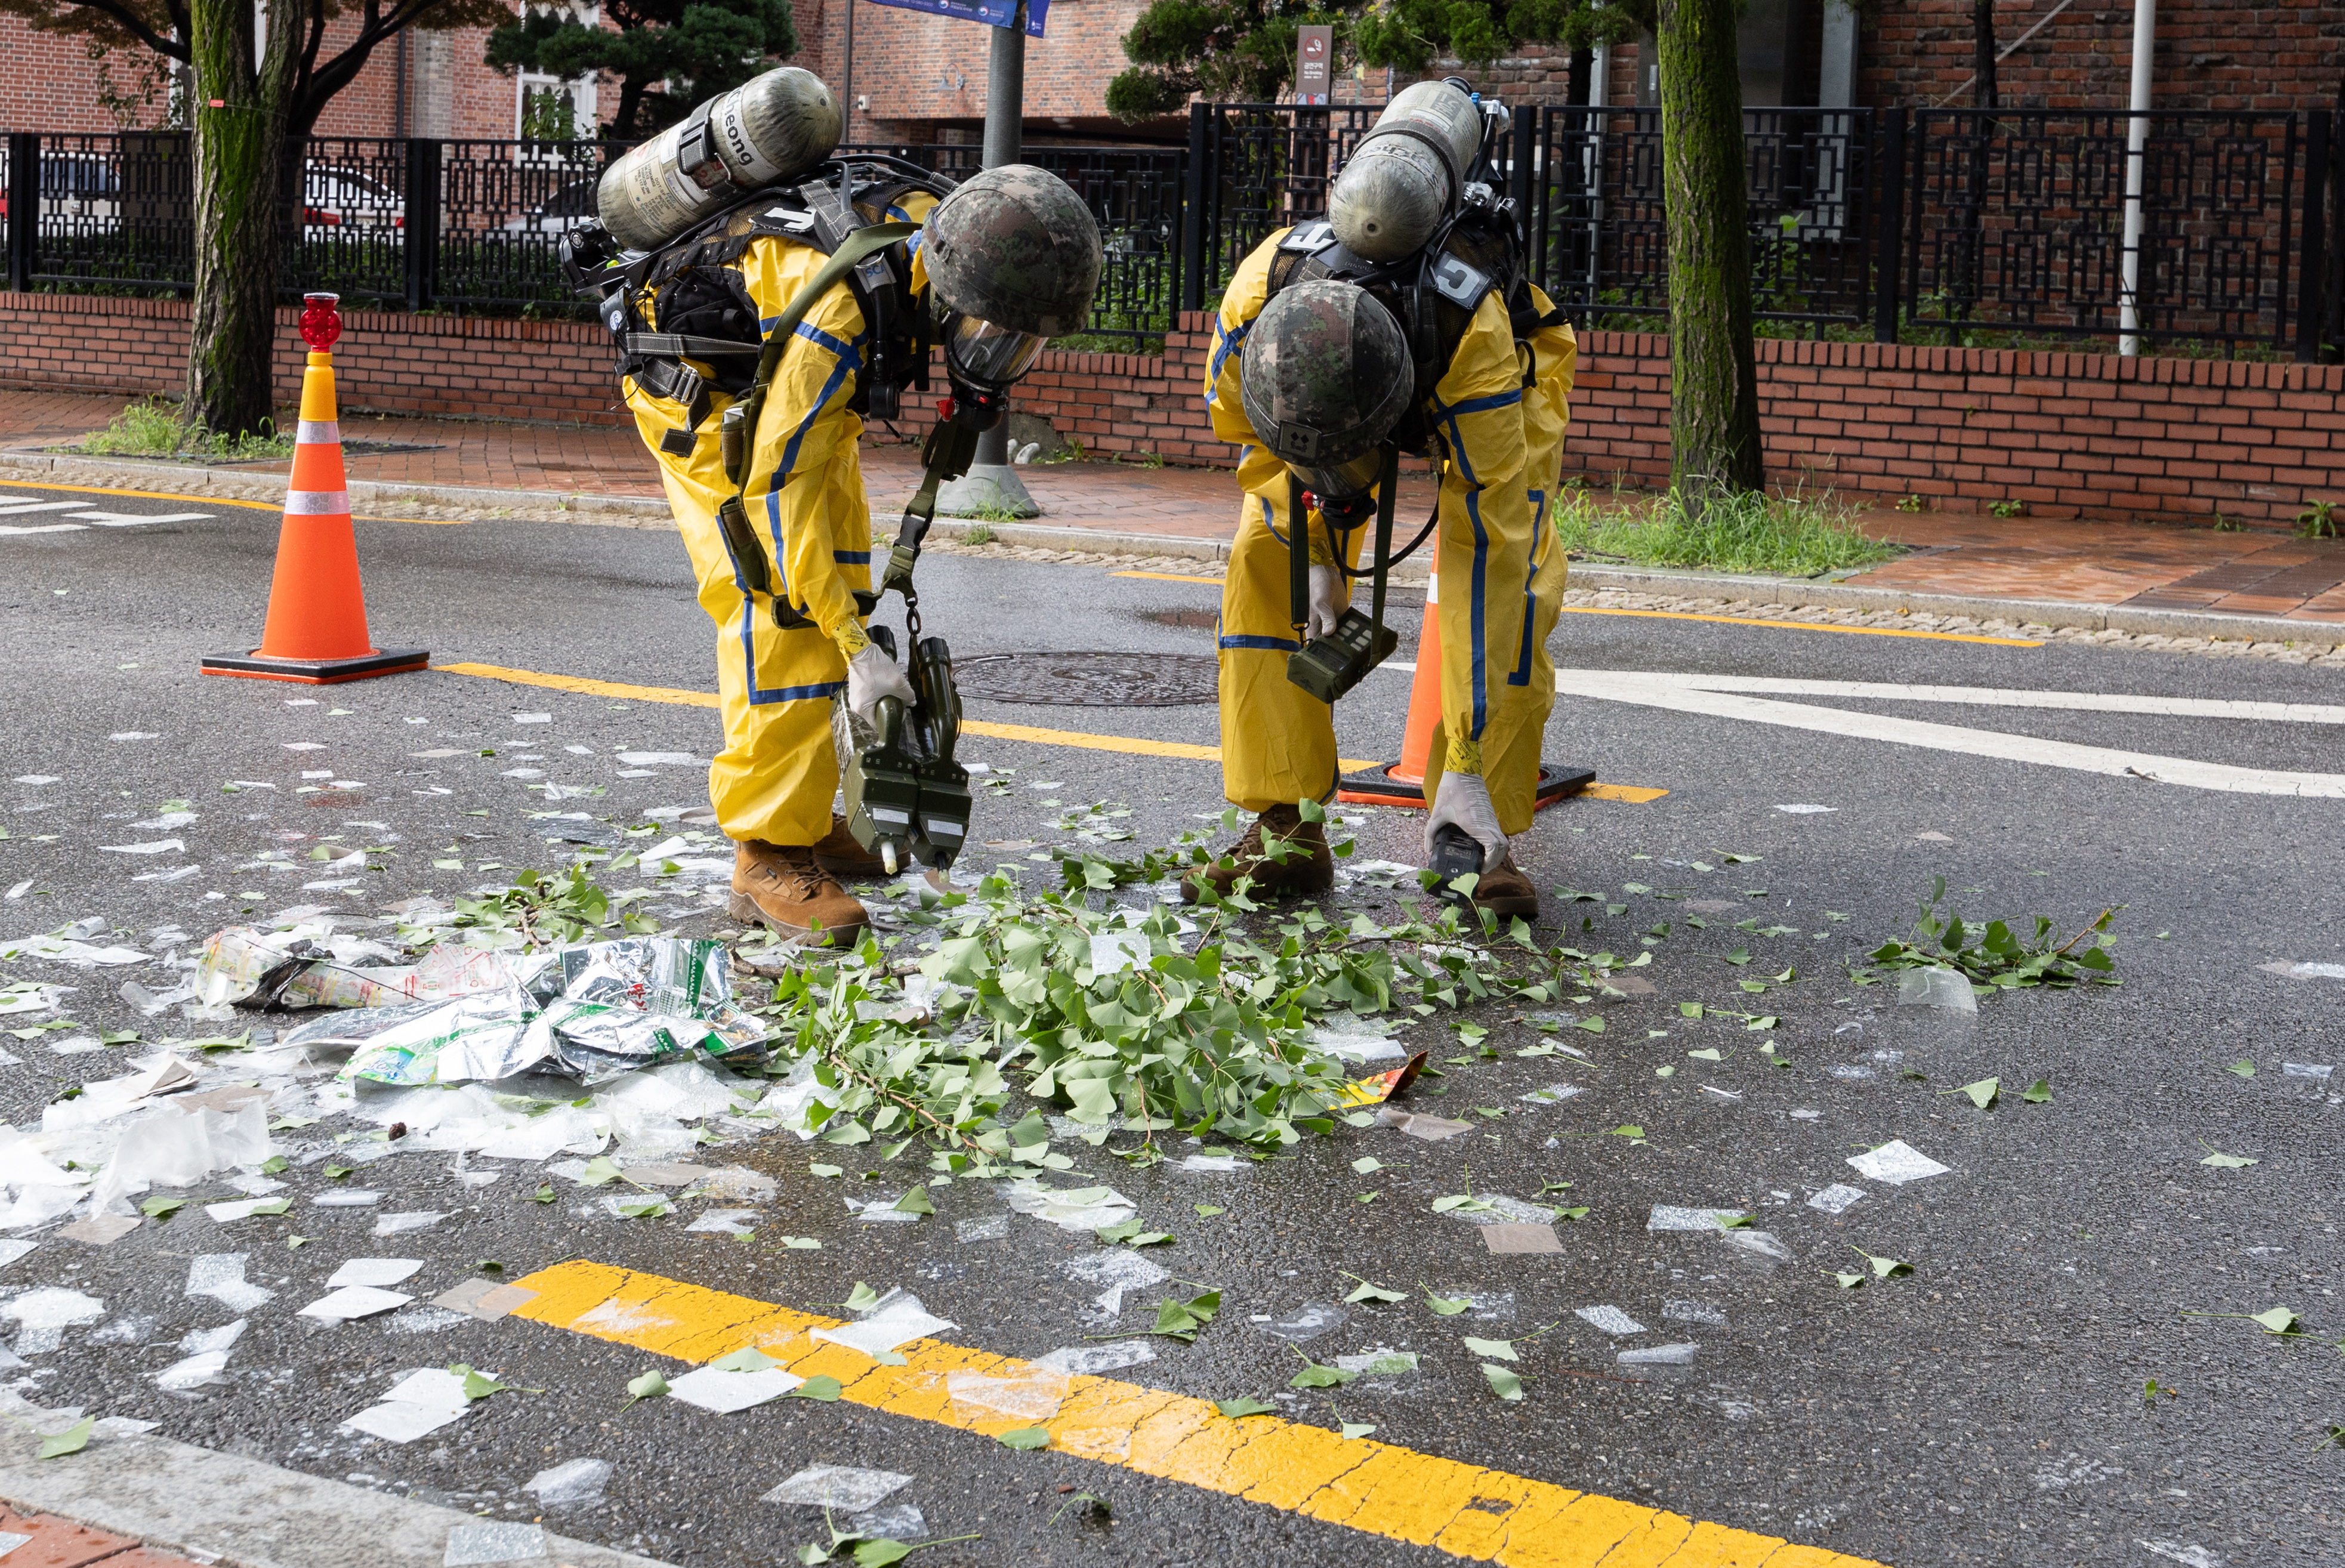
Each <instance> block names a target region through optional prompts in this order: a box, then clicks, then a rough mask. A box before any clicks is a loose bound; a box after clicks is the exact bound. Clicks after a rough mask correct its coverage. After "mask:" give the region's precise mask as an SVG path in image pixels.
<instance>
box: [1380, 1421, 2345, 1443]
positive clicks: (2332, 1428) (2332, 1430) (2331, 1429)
mask: <svg viewBox="0 0 2345 1568" xmlns="http://www.w3.org/2000/svg"><path fill="white" fill-rule="evenodd" d="M2331 1430H2332V1431H2334V1430H2335V1429H2333V1428H2332V1429H2331ZM1374 1431H1376V1427H1375V1426H1374V1425H1373V1424H1371V1423H1370V1422H1367V1421H1345V1423H1344V1424H1343V1426H1342V1427H1341V1428H1340V1429H1339V1430H1338V1431H1337V1432H1336V1435H1337V1436H1338V1437H1340V1438H1342V1439H1343V1440H1344V1441H1345V1442H1351V1441H1352V1440H1353V1439H1354V1438H1355V1437H1366V1436H1368V1435H1369V1434H1370V1433H1371V1432H1374Z"/></svg>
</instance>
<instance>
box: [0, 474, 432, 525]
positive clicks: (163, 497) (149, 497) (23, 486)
mask: <svg viewBox="0 0 2345 1568" xmlns="http://www.w3.org/2000/svg"><path fill="white" fill-rule="evenodd" d="M256 477H259V478H268V479H274V478H276V477H277V476H276V475H274V474H267V475H259V476H256ZM0 485H5V486H9V487H13V488H15V489H18V490H62V491H71V492H72V493H73V494H75V495H130V496H137V497H138V498H139V499H140V500H142V501H193V502H195V503H196V504H197V505H198V506H240V507H242V508H244V510H245V511H274V512H280V513H281V512H282V511H284V510H285V503H284V502H283V501H234V500H231V499H229V498H228V497H227V496H224V495H181V494H180V493H179V492H178V491H169V490H108V489H107V487H106V486H104V485H96V484H48V483H45V482H43V481H40V480H30V479H0ZM350 521H353V522H425V523H433V524H453V523H460V522H462V521H465V520H464V519H462V518H460V517H361V516H357V515H353V516H352V517H351V519H350Z"/></svg>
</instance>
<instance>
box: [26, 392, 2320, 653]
mask: <svg viewBox="0 0 2345 1568" xmlns="http://www.w3.org/2000/svg"><path fill="white" fill-rule="evenodd" d="M120 407H121V400H119V399H115V398H99V397H86V396H69V395H59V394H46V393H34V392H0V452H5V451H11V450H14V451H26V450H45V449H55V448H59V447H64V446H67V445H70V444H71V443H72V442H73V441H75V440H77V439H78V438H79V437H80V435H81V434H83V433H84V432H86V431H88V430H96V429H99V428H102V427H103V426H104V425H105V423H106V422H107V420H108V419H110V418H111V417H112V416H113V415H114V413H115V412H116V411H117V410H118V409H119V408H120ZM342 434H343V439H344V440H345V441H346V442H348V443H350V450H349V453H348V456H347V462H348V467H349V471H350V478H351V479H352V480H353V481H378V482H381V483H391V484H413V485H421V486H431V487H439V488H461V489H472V490H479V489H489V490H516V491H553V492H559V493H562V494H565V495H574V496H580V497H607V498H629V499H638V500H647V501H655V500H656V499H657V498H658V496H659V494H660V487H659V481H658V477H657V474H656V471H655V469H654V467H653V465H652V461H651V458H650V456H649V455H648V454H647V453H646V452H645V450H644V447H643V444H642V442H641V441H640V440H637V438H636V437H635V434H634V430H632V429H630V428H623V427H615V426H596V425H527V424H502V423H496V422H492V421H486V420H420V419H395V418H377V417H375V416H371V415H358V416H353V417H351V418H350V419H347V420H343V422H342ZM384 449H390V450H384ZM863 462H864V470H865V472H866V474H867V475H868V480H869V483H870V489H871V499H872V506H873V511H874V512H875V513H876V514H878V515H879V516H882V517H885V516H886V515H887V514H888V511H890V510H891V509H892V508H893V507H896V506H900V505H901V503H902V501H904V499H905V498H906V497H908V496H909V494H910V492H911V491H912V490H913V488H914V486H915V485H916V483H917V482H918V479H919V454H918V450H917V448H915V447H914V446H912V445H909V444H907V443H899V442H895V441H889V440H884V439H881V438H878V436H877V434H876V432H875V436H874V438H873V439H868V440H867V442H866V446H865V449H864V454H863ZM288 466H289V465H288V464H286V463H284V462H281V461H280V462H274V463H255V464H239V465H236V467H235V468H234V469H233V470H228V471H233V472H237V473H248V474H254V475H259V474H268V473H278V472H283V471H284V470H286V468H287V467H288ZM216 471H218V470H216ZM1022 472H1023V474H1024V477H1025V479H1026V483H1027V488H1028V489H1029V490H1030V491H1031V492H1032V494H1033V496H1034V498H1035V500H1036V501H1038V502H1039V503H1040V504H1041V506H1042V508H1043V516H1042V517H1041V519H1040V520H1038V521H1040V522H1041V523H1043V524H1046V525H1048V526H1049V527H1050V528H1051V529H1052V530H1053V531H1056V530H1087V531H1099V532H1101V533H1103V534H1116V535H1122V536H1123V537H1122V540H1120V541H1117V542H1118V543H1119V544H1122V545H1124V546H1129V545H1130V544H1131V543H1132V542H1133V541H1134V539H1135V537H1138V538H1145V537H1151V536H1152V537H1156V538H1162V539H1167V540H1171V539H1183V540H1220V539H1226V538H1227V537H1229V535H1230V532H1231V531H1232V529H1233V524H1234V521H1235V507H1234V504H1233V496H1232V493H1231V490H1230V485H1229V479H1228V476H1227V474H1226V473H1224V472H1222V471H1218V470H1203V469H1176V468H1162V469H1142V468H1138V467H1135V466H1133V465H1129V464H1122V465H1119V464H1114V463H1097V462H1078V463H1066V464H1058V465H1034V466H1030V467H1029V468H1027V469H1025V470H1022ZM2340 499H2345V498H2340ZM1431 501H1432V485H1431V481H1430V480H1429V479H1428V478H1426V477H1424V476H1416V477H1414V478H1405V479H1404V488H1403V492H1402V497H1401V501H1400V513H1401V518H1402V520H1403V521H1404V522H1405V523H1406V524H1408V525H1409V528H1410V531H1414V525H1415V520H1416V519H1418V518H1421V517H1422V516H1423V515H1424V514H1425V512H1426V510H1427V509H1428V508H1429V506H1430V504H1431ZM1860 521H1861V522H1862V525H1863V527H1865V528H1866V529H1867V530H1868V531H1872V532H1873V533H1875V534H1877V535H1879V536H1881V537H1883V538H1887V539H1893V540H1895V541H1898V542H1900V543H1903V544H1906V545H1910V546H1912V547H1914V549H1915V550H1916V551H1918V552H1919V553H1916V554H1914V555H1910V556H1906V557H1904V558H1903V559H1900V560H1898V561H1891V562H1889V563H1888V564H1886V565H1883V566H1881V567H1878V568H1875V569H1873V570H1872V571H1870V572H1861V573H1858V574H1856V575H1854V576H1853V577H1850V578H1847V579H1845V580H1844V586H1845V587H1847V588H1851V589H1860V590H1863V589H1871V590H1880V591H1884V592H1892V593H1899V594H1917V595H1935V596H1947V597H1952V598H1960V599H1964V600H1972V601H2003V600H2009V601H2015V602H2025V603H2032V604H2066V605H2089V606H2098V607H2103V608H2106V609H2112V610H2116V609H2123V610H2126V611H2129V612H2183V613H2191V612H2199V613H2214V614H2221V615H2240V616H2250V617H2267V618H2276V619H2279V620H2283V621H2292V622H2326V623H2331V624H2337V623H2345V541H2334V540H2300V539H2292V538H2289V537H2288V536H2286V535H2282V534H2275V533H2263V532H2237V533H2225V532H2217V531H2213V530H2211V529H2190V528H2177V527H2171V526H2160V525H2155V524H2146V523H2137V522H2096V521H2041V520H2037V519H2034V518H2008V519H2006V518H1996V517H1991V516H1985V515H1982V514H1977V513H1968V512H1919V513H1907V512H1901V511H1894V510H1891V509H1885V508H1884V509H1877V510H1871V511H1865V512H1863V513H1861V514H1860ZM1591 564H1594V563H1591ZM1629 570H1630V571H1632V572H1633V571H1634V569H1629ZM1820 602H1822V601H1820Z"/></svg>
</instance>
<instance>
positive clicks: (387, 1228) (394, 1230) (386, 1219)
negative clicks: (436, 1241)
mask: <svg viewBox="0 0 2345 1568" xmlns="http://www.w3.org/2000/svg"><path fill="white" fill-rule="evenodd" d="M447 1218H448V1217H447V1216H446V1215H445V1214H435V1213H432V1212H430V1211H429V1210H421V1211H417V1212H412V1213H407V1214H378V1215H376V1216H375V1220H374V1233H375V1234H376V1235H377V1236H396V1235H398V1234H400V1233H401V1231H404V1230H429V1229H431V1227H433V1226H434V1225H437V1224H439V1223H440V1221H442V1219H447Z"/></svg>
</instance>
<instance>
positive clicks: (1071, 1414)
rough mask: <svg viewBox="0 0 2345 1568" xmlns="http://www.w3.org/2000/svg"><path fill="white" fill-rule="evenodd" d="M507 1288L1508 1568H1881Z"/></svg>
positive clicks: (699, 1351)
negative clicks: (1008, 1398)
mask: <svg viewBox="0 0 2345 1568" xmlns="http://www.w3.org/2000/svg"><path fill="white" fill-rule="evenodd" d="M513 1283H514V1284H515V1285H516V1286H518V1287H519V1288H520V1289H522V1290H532V1291H534V1292H536V1296H535V1299H534V1300H531V1301H529V1302H527V1303H525V1304H523V1306H521V1307H519V1308H517V1309H516V1310H514V1312H513V1316H515V1317H517V1318H525V1319H528V1320H532V1321H533V1322H538V1323H543V1324H544V1325H546V1326H548V1327H550V1328H555V1329H563V1330H569V1331H570V1332H573V1333H579V1334H586V1335H589V1336H591V1337H593V1338H595V1339H598V1340H608V1341H610V1342H612V1343H614V1344H622V1345H628V1346H632V1347H634V1349H636V1350H640V1351H649V1352H651V1353H652V1354H655V1355H662V1356H670V1357H674V1358H675V1359H676V1360H679V1361H692V1362H705V1361H713V1360H715V1359H716V1358H717V1357H719V1356H724V1355H729V1354H731V1353H732V1352H733V1351H737V1350H743V1349H746V1348H748V1347H752V1346H754V1347H756V1349H758V1350H760V1351H764V1352H765V1353H766V1355H768V1356H771V1357H774V1358H775V1359H776V1360H777V1361H781V1362H782V1363H783V1364H784V1365H785V1366H786V1367H787V1368H788V1370H789V1371H792V1372H795V1373H797V1375H799V1376H800V1377H814V1376H817V1375H824V1374H827V1375H828V1376H830V1377H833V1378H836V1379H837V1380H838V1381H839V1383H840V1385H841V1387H842V1389H843V1392H842V1393H841V1395H840V1398H841V1399H843V1400H845V1401H847V1402H848V1403H851V1404H858V1405H862V1406H865V1407H867V1408H869V1409H872V1410H877V1411H884V1412H886V1413H888V1414H889V1415H895V1416H900V1417H904V1418H906V1419H909V1420H913V1421H927V1422H930V1423H933V1424H936V1425H939V1426H946V1427H951V1428H954V1429H956V1430H958V1431H966V1432H971V1433H974V1434H977V1435H979V1436H981V1437H998V1436H1000V1434H1001V1433H1002V1432H1005V1431H1014V1430H1017V1429H1019V1428H1021V1427H1030V1426H1034V1425H1038V1424H1039V1425H1042V1426H1045V1427H1047V1428H1048V1429H1049V1431H1050V1433H1051V1450H1052V1451H1055V1452H1061V1453H1066V1454H1071V1455H1073V1456H1075V1457H1077V1458H1081V1459H1087V1460H1091V1461H1093V1462H1097V1463H1100V1464H1105V1465H1112V1466H1115V1467H1117V1468H1120V1469H1124V1470H1131V1471H1137V1472H1140V1473H1142V1474H1143V1475H1152V1476H1155V1477H1158V1478H1159V1479H1162V1480H1165V1481H1173V1482H1181V1483H1182V1484H1183V1485H1187V1486H1193V1487H1196V1488H1197V1489H1199V1490H1200V1491H1203V1492H1218V1493H1220V1494H1222V1495H1223V1496H1227V1497H1236V1498H1239V1499H1242V1500H1244V1501H1245V1502H1254V1503H1259V1504H1262V1505H1264V1506H1266V1507H1271V1508H1277V1509H1282V1510H1284V1511H1286V1512H1292V1513H1297V1514H1300V1515H1302V1516H1303V1517H1304V1518H1307V1519H1315V1520H1319V1521H1321V1522H1325V1523H1328V1524H1334V1525H1338V1526H1341V1527H1342V1528H1344V1529H1346V1530H1356V1531H1359V1532H1360V1533H1363V1534H1369V1535H1379V1536H1382V1537H1384V1538H1386V1540H1392V1541H1405V1542H1408V1543H1412V1544H1414V1545H1418V1546H1431V1547H1434V1548H1436V1550H1439V1551H1442V1552H1446V1553H1449V1554H1450V1555H1451V1556H1455V1557H1462V1558H1466V1559H1468V1560H1469V1561H1473V1562H1480V1563H1498V1564H1501V1565H1502V1568H1596V1565H1597V1564H1599V1563H1601V1564H1604V1565H1605V1568H1628V1565H1629V1564H1639V1563H1642V1564H1660V1563H1667V1564H1669V1568H1762V1565H1763V1568H1880V1565H1879V1564H1874V1563H1867V1562H1866V1561H1865V1560H1864V1559H1863V1558H1857V1557H1851V1556H1848V1555H1846V1554H1844V1553H1837V1552H1828V1551H1824V1550H1822V1548H1819V1547H1812V1546H1802V1545H1797V1544H1794V1543H1790V1542H1787V1541H1784V1540H1783V1539H1782V1538H1781V1537H1780V1536H1772V1535H1763V1534H1760V1533H1755V1532H1751V1531H1746V1530H1738V1529H1734V1528H1732V1527H1731V1526H1727V1525H1721V1524H1714V1523H1710V1522H1703V1521H1700V1520H1693V1519H1688V1518H1687V1517H1685V1516H1684V1515H1683V1514H1680V1513H1671V1512H1668V1511H1667V1510H1664V1509H1658V1508H1649V1507H1647V1506H1645V1505H1643V1504H1641V1503H1635V1502H1622V1501H1620V1500H1619V1499H1617V1498H1610V1497H1603V1496H1599V1495H1598V1494H1597V1493H1594V1492H1578V1491H1574V1490H1573V1489H1571V1488H1569V1487H1565V1486H1557V1485H1554V1484H1552V1483H1550V1482H1543V1481H1533V1480H1530V1479H1528V1478H1527V1477H1524V1476H1518V1475H1509V1474H1508V1473H1507V1472H1504V1471H1496V1470H1486V1469H1483V1468H1482V1467H1480V1466H1478V1465H1471V1464H1463V1463H1460V1462H1457V1461H1455V1460H1448V1459H1443V1458H1441V1457H1439V1456H1438V1455H1436V1454H1429V1453H1419V1452H1416V1451H1415V1450H1412V1449H1406V1448H1402V1447H1399V1446H1397V1445H1396V1444H1392V1443H1383V1442H1376V1441H1374V1440H1373V1439H1370V1438H1355V1439H1354V1440H1352V1441H1351V1442H1345V1441H1344V1440H1343V1439H1342V1438H1341V1437H1340V1436H1338V1435H1337V1434H1336V1433H1335V1432H1334V1431H1330V1430H1329V1429H1327V1428H1325V1427H1319V1426H1310V1425H1306V1424H1304V1423H1303V1422H1300V1421H1286V1420H1284V1419H1282V1418H1280V1417H1277V1416H1250V1417H1247V1418H1246V1419H1244V1421H1233V1420H1231V1419H1230V1418H1228V1417H1226V1416H1223V1414H1222V1413H1221V1412H1220V1411H1218V1410H1216V1409H1215V1408H1214V1407H1213V1405H1212V1404H1211V1403H1209V1402H1208V1401H1204V1400H1197V1399H1190V1398H1188V1397H1186V1396H1184V1395H1181V1394H1173V1393H1168V1392H1165V1391H1162V1390H1160V1389H1151V1388H1143V1387H1142V1386H1140V1385H1138V1384H1135V1383H1125V1382H1118V1381H1114V1380H1112V1379H1109V1378H1098V1377H1084V1376H1071V1377H1069V1378H1068V1379H1067V1396H1066V1399H1065V1401H1063V1402H1062V1403H1061V1406H1060V1409H1059V1411H1058V1413H1057V1414H1056V1415H1055V1416H1053V1417H1051V1419H1050V1420H1049V1421H1041V1422H1036V1421H1033V1420H1031V1419H1030V1418H1028V1417H1022V1416H1021V1417H1004V1416H1001V1415H999V1414H996V1413H992V1412H988V1411H980V1410H977V1409H976V1408H975V1407H972V1406H965V1405H957V1404H956V1403H955V1402H954V1401H953V1400H952V1397H951V1394H950V1392H949V1388H948V1385H947V1383H946V1378H947V1376H948V1375H949V1374H950V1373H953V1372H963V1371H967V1372H977V1373H980V1374H983V1375H986V1376H993V1377H1002V1376H1019V1375H1021V1374H1023V1373H1025V1372H1027V1371H1029V1368H1028V1365H1027V1363H1025V1362H1023V1361H1019V1360H1017V1359H1016V1358H1014V1357H1006V1356H997V1355H993V1354H991V1353H990V1352H988V1351H978V1350H971V1349H969V1348H966V1347H964V1346H959V1345H950V1344H946V1343H943V1342H941V1341H939V1340H913V1341H912V1342H911V1343H909V1344H907V1345H903V1346H900V1347H899V1348H898V1351H897V1353H898V1354H899V1355H901V1356H902V1357H903V1358H904V1362H905V1364H904V1365H902V1366H900V1367H891V1366H881V1365H879V1364H878V1362H876V1361H872V1360H871V1359H870V1358H868V1357H867V1356H865V1355H863V1354H862V1353H861V1352H860V1351H854V1350H850V1349H848V1348H847V1347H846V1346H843V1345H837V1344H833V1343H830V1342H828V1341H826V1340H815V1339H812V1338H811V1337H809V1336H810V1332H811V1330H816V1329H826V1328H837V1327H838V1326H839V1325H838V1322H837V1320H835V1319H830V1318H822V1317H817V1316H814V1315H813V1314H810V1313H806V1312H799V1311H795V1310H791V1309H789V1308H787V1307H781V1306H777V1305H775V1304H773V1303H771V1302H768V1301H760V1300H755V1299H753V1298H751V1297H746V1296H735V1295H730V1294H727V1293H726V1292H724V1291H721V1290H708V1289H706V1288H705V1287H702V1286H698V1285H693V1284H688V1283H686V1282H685V1281H683V1280H669V1279H664V1278H662V1277H661V1276H659V1275H656V1274H647V1273H644V1272H641V1271H640V1270H630V1269H620V1268H614V1267H611V1266H609V1265H607V1264H602V1263H594V1262H589V1261H583V1260H581V1261H574V1262H564V1263H557V1264H555V1265H553V1267H552V1268H550V1269H542V1270H538V1271H537V1272H536V1273H534V1274H532V1275H529V1276H528V1277H527V1278H525V1279H522V1280H515V1281H514V1282H513Z"/></svg>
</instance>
